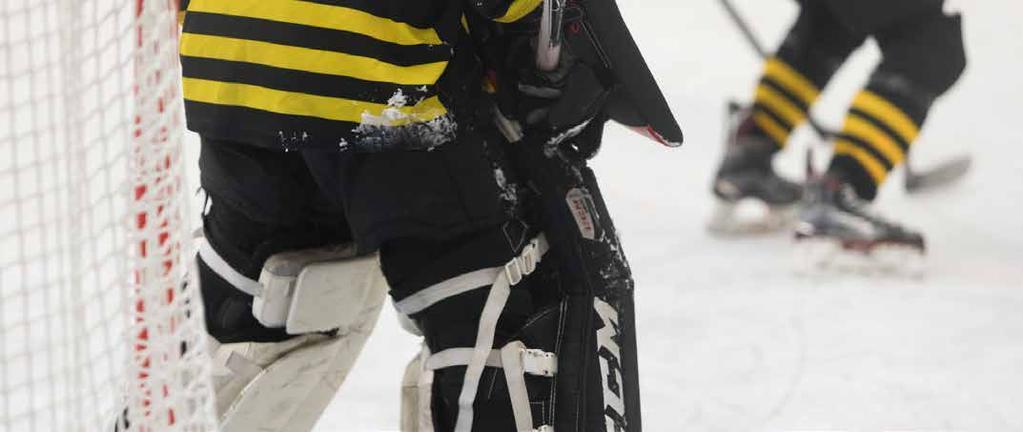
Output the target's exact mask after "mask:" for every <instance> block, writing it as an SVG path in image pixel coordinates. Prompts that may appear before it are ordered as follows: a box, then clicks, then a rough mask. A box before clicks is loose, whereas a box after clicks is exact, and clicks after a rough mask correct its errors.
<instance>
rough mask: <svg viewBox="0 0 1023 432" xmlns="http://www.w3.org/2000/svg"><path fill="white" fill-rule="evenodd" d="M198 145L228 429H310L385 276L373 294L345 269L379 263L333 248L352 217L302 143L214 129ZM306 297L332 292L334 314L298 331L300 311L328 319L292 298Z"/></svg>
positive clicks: (207, 274) (209, 287)
mask: <svg viewBox="0 0 1023 432" xmlns="http://www.w3.org/2000/svg"><path fill="white" fill-rule="evenodd" d="M202 145H203V147H202V153H201V156H200V168H201V181H202V185H203V189H204V190H205V192H206V193H207V195H208V196H209V200H210V201H209V203H208V210H207V211H206V212H205V214H204V216H203V230H204V235H205V243H204V244H203V245H201V246H200V253H199V257H198V259H197V262H198V271H199V282H200V288H201V292H202V297H203V303H204V306H205V314H206V323H207V331H208V332H209V334H210V336H211V337H212V338H213V339H214V340H215V342H214V343H213V344H212V345H213V347H214V350H213V351H214V352H213V355H214V362H215V364H214V381H215V383H214V384H215V388H216V393H217V395H216V396H217V405H218V412H219V414H220V422H221V428H222V429H221V430H224V431H243V430H255V429H256V428H257V427H258V428H259V429H260V430H280V431H285V430H287V431H302V430H309V429H311V428H312V426H313V424H315V421H316V420H317V419H318V418H319V415H320V413H321V412H322V409H323V408H325V406H326V405H327V403H329V401H330V400H331V399H332V398H333V395H334V393H335V391H336V390H337V387H338V386H340V384H341V381H343V379H344V376H345V375H346V374H347V371H348V370H349V369H350V367H351V364H352V362H354V360H355V357H356V356H357V355H358V353H359V351H360V350H361V347H362V344H363V343H364V342H365V339H366V337H367V336H368V334H369V331H371V330H372V328H373V326H374V324H375V322H376V316H377V313H378V312H379V310H380V306H381V304H382V302H383V291H384V290H383V288H382V286H381V287H378V288H377V290H378V292H377V293H375V294H374V293H367V292H366V289H365V288H366V287H365V286H364V285H363V284H362V282H364V281H363V280H348V279H352V278H350V277H347V278H346V275H351V274H352V272H351V271H350V270H352V269H353V268H356V269H357V270H362V269H369V270H375V263H376V261H375V259H373V260H371V261H367V260H358V259H355V258H354V257H353V256H350V255H351V254H348V253H347V252H345V251H344V250H338V249H337V246H338V245H344V244H350V243H351V234H350V230H349V227H348V225H347V223H346V222H345V218H344V216H343V212H342V211H341V206H340V204H339V203H336V202H331V201H330V200H329V199H328V198H327V197H326V196H325V195H324V194H323V193H322V191H321V190H320V189H319V188H318V187H317V184H316V182H315V181H314V179H313V178H312V176H311V175H310V173H309V170H308V168H307V166H306V162H305V161H304V159H303V156H302V154H301V152H283V151H274V150H268V149H264V148H258V147H254V146H250V145H247V144H242V143H234V142H225V141H217V140H212V139H204V140H203V144H202ZM323 247H327V249H325V250H324V249H317V248H323ZM285 252H286V254H282V253H285ZM336 252H342V253H336ZM271 260H272V261H271ZM270 262H273V263H274V268H273V269H271V268H269V267H268V266H269V265H270V264H269V263H270ZM289 272H290V273H289ZM377 272H378V270H377ZM295 279H297V282H294V280H295ZM292 282H293V283H292ZM280 284H282V285H280ZM279 293H287V295H284V296H278V295H277V294H279ZM309 296H312V297H314V300H317V299H319V300H320V301H321V302H322V301H327V300H332V302H333V303H335V304H334V305H333V306H331V307H329V308H328V309H329V310H328V313H331V314H333V315H336V316H337V320H336V322H335V321H330V322H329V323H327V324H317V325H319V327H317V328H315V329H314V330H313V329H305V330H300V331H295V330H294V327H295V326H294V325H293V324H294V321H295V320H296V319H302V320H305V322H306V323H307V324H308V323H309V322H310V320H311V321H317V322H318V323H322V322H323V321H322V320H320V319H321V318H322V312H323V311H319V310H315V308H309V307H304V306H306V305H307V304H308V303H302V302H300V301H298V300H295V299H300V298H301V299H308V298H309ZM254 304H255V305H256V306H257V307H256V308H254ZM293 304H299V305H302V306H303V307H293ZM257 311H258V312H257ZM257 315H258V317H257ZM341 315H346V316H341ZM307 327H308V326H307Z"/></svg>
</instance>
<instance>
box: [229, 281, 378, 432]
mask: <svg viewBox="0 0 1023 432" xmlns="http://www.w3.org/2000/svg"><path fill="white" fill-rule="evenodd" d="M384 297H385V290H384V289H383V287H382V286H377V288H375V289H374V291H373V292H371V293H370V296H369V298H368V299H367V301H366V302H365V303H364V305H363V309H362V311H361V312H360V313H359V314H358V315H357V317H356V318H355V319H354V320H352V325H350V326H348V327H347V332H346V333H340V332H337V333H335V334H308V335H302V336H298V337H295V338H292V339H289V340H287V341H284V342H277V343H238V344H229V345H221V346H219V347H217V348H216V352H215V361H216V365H215V366H216V371H215V375H216V376H215V387H216V390H217V406H218V411H219V412H220V413H221V417H220V420H221V431H222V432H243V431H244V432H247V431H253V430H259V431H280V432H300V431H309V430H312V427H313V425H315V423H316V421H317V420H318V419H319V417H320V415H321V414H322V412H323V410H324V409H325V408H326V406H327V404H329V403H330V401H331V399H333V397H334V394H335V393H336V392H337V389H338V388H339V387H340V386H341V384H342V382H343V381H344V379H345V377H346V376H347V375H348V371H350V370H351V367H352V365H353V364H354V363H355V360H356V358H357V357H358V355H359V353H360V352H361V351H362V347H363V346H364V345H365V342H366V339H367V338H368V337H369V335H370V333H371V332H372V330H373V327H374V326H375V325H376V321H377V317H378V315H379V313H380V309H381V307H382V305H383V301H384Z"/></svg>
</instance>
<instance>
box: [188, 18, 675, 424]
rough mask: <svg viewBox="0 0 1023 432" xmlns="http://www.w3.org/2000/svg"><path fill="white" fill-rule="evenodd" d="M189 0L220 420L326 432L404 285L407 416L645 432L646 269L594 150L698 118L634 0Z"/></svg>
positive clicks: (203, 268) (191, 97) (659, 135)
mask: <svg viewBox="0 0 1023 432" xmlns="http://www.w3.org/2000/svg"><path fill="white" fill-rule="evenodd" d="M183 10H184V12H185V15H184V21H183V33H182V38H181V62H182V66H183V76H184V78H183V93H184V96H185V105H186V113H187V122H188V127H189V129H191V130H193V131H195V132H197V133H198V134H199V135H200V136H201V145H202V149H201V156H200V161H199V163H200V168H201V183H202V188H203V190H204V191H205V193H206V194H207V196H208V198H209V199H208V203H207V204H208V205H207V206H205V209H204V214H203V234H204V235H203V237H204V244H203V246H202V247H201V248H200V252H199V254H198V257H197V262H198V275H199V283H200V287H201V292H202V297H203V302H204V306H205V314H206V323H207V327H208V332H209V334H210V337H211V338H212V339H214V340H215V341H216V343H214V344H213V345H214V347H215V348H214V353H213V357H214V361H215V362H216V364H215V386H216V391H217V405H218V411H219V415H220V424H221V429H222V430H223V431H225V432H241V431H254V430H259V431H281V432H285V431H287V432H295V431H308V430H311V429H312V428H313V427H314V425H315V423H316V421H317V420H318V419H319V417H320V415H321V414H322V411H323V410H324V409H325V407H326V406H327V404H328V403H329V401H330V400H331V399H332V398H333V396H334V394H335V392H336V391H337V389H338V388H339V387H340V386H341V384H342V382H343V381H344V378H345V375H346V373H347V372H348V371H349V370H350V368H351V366H352V364H353V363H354V361H355V360H356V358H357V357H358V354H359V351H360V350H361V349H362V346H363V344H364V343H365V341H366V339H367V337H369V335H370V333H371V331H372V329H373V327H374V324H375V322H376V319H377V315H378V313H379V311H380V308H381V307H382V304H383V303H384V298H385V294H387V293H388V292H389V294H390V297H391V298H392V299H393V301H394V304H395V307H396V308H397V310H398V311H399V313H400V315H401V316H402V319H403V321H404V324H406V327H407V328H408V329H409V330H411V331H413V332H415V333H417V334H420V335H422V336H423V338H424V345H423V348H422V352H421V354H420V355H419V356H418V357H417V358H416V359H414V360H413V361H412V362H411V363H410V365H409V368H408V370H406V371H405V380H404V381H405V388H404V389H403V390H402V396H403V418H402V428H403V430H406V431H431V430H437V431H462V432H468V431H488V432H489V431H534V430H536V431H551V430H553V429H558V430H559V431H561V430H564V431H569V430H574V431H607V432H612V431H638V430H640V420H639V418H640V417H639V397H638V378H637V377H638V375H637V374H638V372H637V368H636V358H635V329H634V327H633V322H634V321H633V315H632V314H633V310H632V289H633V285H632V279H631V274H630V272H629V268H628V264H627V263H626V261H625V258H624V255H623V254H622V251H621V248H620V245H619V244H618V237H617V235H616V234H615V231H614V227H613V226H612V225H611V222H610V217H609V216H608V214H607V211H606V209H605V207H604V204H603V200H602V199H601V197H600V192H599V189H597V187H596V182H595V180H594V177H593V174H592V172H590V171H589V169H588V168H586V166H585V161H586V159H587V158H588V157H589V156H592V155H593V154H594V153H595V152H596V149H597V147H598V146H599V144H600V137H601V134H602V128H603V124H604V123H605V121H607V120H609V119H610V120H617V121H619V122H622V123H625V124H627V125H628V126H632V127H634V128H636V129H637V130H642V131H645V133H646V134H647V135H648V136H652V137H655V138H656V139H658V140H660V141H662V142H668V141H671V142H680V141H681V132H678V131H677V125H675V123H674V118H672V117H671V115H670V111H667V109H666V108H663V107H666V105H665V104H664V102H663V97H662V96H661V95H660V92H659V90H657V88H656V85H655V84H654V83H653V80H652V78H651V77H649V72H648V71H647V70H646V68H645V65H644V64H643V63H642V61H638V62H637V61H635V59H634V58H639V59H640V60H641V58H640V57H638V56H639V53H638V50H636V49H635V45H634V44H633V42H632V39H631V37H629V36H628V33H627V31H626V30H625V28H624V25H623V24H621V18H620V16H619V15H618V14H617V9H616V8H615V6H614V3H613V1H610V0H591V1H578V2H570V3H566V2H564V1H551V0H548V1H546V2H545V1H543V0H422V1H408V0H373V1H369V0H332V1H328V0H309V1H289V0H191V1H190V2H189V1H186V2H185V4H184V5H183ZM582 28H588V29H590V30H592V31H585V32H584V31H581V29H582ZM562 29H574V31H572V32H569V33H570V34H567V35H564V36H563V37H562V35H561V34H560V33H561V30H562ZM562 40H564V45H565V46H564V50H563V51H557V54H559V55H555V56H551V57H548V58H549V59H553V60H554V62H553V63H552V64H549V65H547V67H540V66H538V64H537V62H536V57H537V52H538V47H542V46H543V43H548V44H551V43H554V45H558V43H560V41H562ZM617 52H621V53H623V54H622V55H631V56H634V58H633V57H627V58H628V59H629V61H628V62H627V63H629V67H630V70H628V71H625V70H621V69H615V67H614V64H613V63H612V62H609V61H608V60H607V58H606V57H603V56H602V55H601V54H607V53H611V54H614V53H617ZM625 58H626V57H623V59H625ZM623 63H625V62H623ZM627 89H635V91H637V92H643V91H645V92H647V94H650V95H652V96H649V97H650V98H653V99H651V101H644V103H636V102H634V99H630V97H627V96H623V95H624V94H628V92H626V91H625V90H627ZM637 94H638V93H637ZM654 99H656V100H654ZM655 102H657V103H655ZM658 103H659V104H658ZM639 106H642V107H644V108H643V109H639V108H637V107H639ZM648 107H653V108H648ZM658 110H659V111H658ZM664 124H667V125H669V127H667V128H665V127H663V126H662V125H664ZM388 290H389V291H388ZM399 372H400V371H395V373H399Z"/></svg>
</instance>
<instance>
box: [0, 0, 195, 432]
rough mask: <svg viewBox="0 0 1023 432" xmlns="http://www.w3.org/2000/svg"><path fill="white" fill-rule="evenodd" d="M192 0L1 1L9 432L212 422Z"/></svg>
mask: <svg viewBox="0 0 1023 432" xmlns="http://www.w3.org/2000/svg"><path fill="white" fill-rule="evenodd" d="M176 2H177V0H0V431H12V432H13V431H17V432H23V431H47V432H50V431H89V432H95V431H114V430H115V423H117V424H119V426H116V427H117V428H118V429H116V430H130V431H213V430H215V426H214V424H215V423H214V418H213V414H212V413H213V407H212V404H213V400H212V392H211V389H210V384H209V364H208V362H207V361H206V360H205V353H204V351H205V346H204V344H205V339H204V337H205V336H204V335H205V332H204V331H203V327H202V326H203V319H202V317H203V315H202V310H201V301H200V299H199V295H198V290H197V289H196V288H195V287H196V285H195V284H190V285H189V284H182V281H183V280H184V278H185V277H186V273H187V270H188V269H187V267H188V265H189V264H190V262H191V260H190V259H189V258H187V257H189V256H190V251H189V249H190V247H191V245H190V241H189V228H188V226H187V225H188V221H189V214H188V205H187V203H188V199H189V197H188V187H187V185H186V178H185V163H184V161H183V157H184V154H183V149H182V147H181V138H182V133H183V131H182V120H183V119H182V118H183V114H182V108H181V103H180V101H179V95H180V91H179V67H178V59H177V31H178V29H177V22H176V7H175V6H176V5H175V3H176Z"/></svg>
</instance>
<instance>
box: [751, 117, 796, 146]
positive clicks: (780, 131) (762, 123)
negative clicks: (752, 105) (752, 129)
mask: <svg viewBox="0 0 1023 432" xmlns="http://www.w3.org/2000/svg"><path fill="white" fill-rule="evenodd" d="M753 122H754V123H756V125H757V126H759V127H760V130H763V131H764V133H766V134H767V136H769V137H771V139H772V140H773V141H774V143H775V144H777V145H778V147H781V148H784V147H785V144H786V143H788V141H789V130H788V129H786V128H785V127H784V126H782V125H780V124H778V122H777V121H775V120H774V118H773V117H771V116H769V115H767V114H764V113H762V112H757V113H754V114H753Z"/></svg>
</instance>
